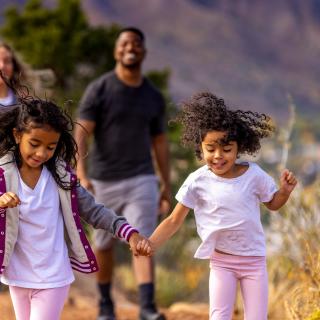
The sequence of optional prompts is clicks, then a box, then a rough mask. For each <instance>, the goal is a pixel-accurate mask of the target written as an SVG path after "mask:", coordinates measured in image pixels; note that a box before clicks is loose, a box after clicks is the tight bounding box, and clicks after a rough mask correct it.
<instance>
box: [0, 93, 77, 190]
mask: <svg viewBox="0 0 320 320" xmlns="http://www.w3.org/2000/svg"><path fill="white" fill-rule="evenodd" d="M18 100H19V103H18V104H16V105H14V106H10V107H1V108H0V123H1V125H0V157H3V156H4V155H6V154H7V153H9V152H12V153H13V155H14V158H15V161H16V163H17V166H18V168H20V167H21V165H22V158H21V154H20V151H19V146H18V145H17V144H16V142H15V139H14V136H13V129H14V128H15V129H16V130H17V132H18V133H22V134H23V133H24V132H30V130H32V129H34V128H44V127H48V126H49V127H50V128H52V129H53V130H54V131H56V132H58V133H60V138H59V141H58V144H57V147H56V149H55V152H54V155H53V156H52V158H50V159H49V160H48V161H47V162H46V163H45V165H46V167H47V168H48V170H49V171H50V173H51V174H52V176H53V178H54V180H55V181H56V183H57V184H58V185H59V186H60V187H61V188H63V189H65V190H69V189H71V187H72V185H71V184H70V183H67V182H64V181H63V180H62V177H60V175H59V174H58V169H57V167H58V163H59V162H60V161H63V162H65V163H66V164H67V165H70V166H71V167H75V166H76V154H77V151H78V149H77V144H76V142H75V140H74V138H73V136H72V131H73V127H74V123H73V121H72V118H71V117H70V115H69V114H68V113H67V112H66V111H65V110H63V109H62V108H60V107H58V106H57V105H56V104H55V103H53V102H51V101H47V100H42V99H38V98H33V97H30V96H28V97H25V98H22V97H19V98H18Z"/></svg>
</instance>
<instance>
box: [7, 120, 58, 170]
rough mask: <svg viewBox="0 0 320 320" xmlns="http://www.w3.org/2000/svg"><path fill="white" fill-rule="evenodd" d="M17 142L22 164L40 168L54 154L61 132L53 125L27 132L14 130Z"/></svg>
mask: <svg viewBox="0 0 320 320" xmlns="http://www.w3.org/2000/svg"><path fill="white" fill-rule="evenodd" d="M13 134H14V137H15V140H16V143H17V144H19V150H20V154H21V158H22V166H27V167H30V168H38V167H40V166H42V164H44V163H45V162H47V161H48V160H49V159H50V158H51V157H52V156H53V154H54V152H55V150H56V147H57V145H58V142H59V138H60V133H58V132H56V131H54V130H53V129H52V128H51V127H49V126H45V127H42V128H31V129H30V130H29V131H26V132H17V130H16V129H14V130H13Z"/></svg>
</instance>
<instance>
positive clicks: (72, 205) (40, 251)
mask: <svg viewBox="0 0 320 320" xmlns="http://www.w3.org/2000/svg"><path fill="white" fill-rule="evenodd" d="M0 123H1V126H0V274H2V276H1V282H2V283H5V284H7V285H8V286H9V289H10V295H11V298H12V302H13V306H14V310H15V314H16V319H17V320H29V319H32V320H44V319H45V320H58V319H59V318H60V314H61V310H62V308H63V305H64V301H65V299H66V297H67V294H68V290H69V287H70V284H71V282H73V280H74V276H73V272H72V269H75V270H77V271H80V272H84V273H91V272H95V271H97V270H98V266H97V262H96V259H95V256H94V254H93V251H92V249H91V247H90V245H89V242H88V240H87V239H86V236H85V233H84V230H83V228H82V225H81V220H80V218H81V219H83V220H85V221H86V222H87V223H89V224H91V225H93V227H95V228H99V229H105V230H107V231H109V232H110V233H112V234H113V235H114V236H116V237H118V238H122V239H124V240H126V241H127V242H128V243H129V244H130V247H131V249H132V251H133V253H134V254H135V255H137V254H139V252H138V251H137V250H136V244H137V243H138V241H139V240H142V239H144V238H143V237H142V236H140V235H139V233H138V231H137V230H135V229H134V228H132V227H131V226H130V225H129V224H128V223H127V221H126V220H125V218H123V217H119V216H117V215H116V214H115V213H114V212H113V211H112V210H110V209H108V208H106V207H104V206H103V205H101V204H97V203H96V202H95V201H94V198H93V196H92V195H91V194H90V193H89V192H87V191H86V190H85V189H84V188H82V187H81V186H80V184H79V183H78V181H77V178H76V176H75V175H74V174H73V171H72V170H71V169H70V166H75V164H76V158H75V157H76V152H77V146H76V143H75V141H74V139H73V137H72V129H73V123H72V120H71V118H70V117H69V116H68V115H67V114H66V113H65V112H64V111H63V110H62V109H60V108H59V107H58V106H56V105H55V104H54V103H52V102H50V101H47V100H41V99H33V98H30V99H26V98H25V99H23V98H19V104H18V105H16V106H15V107H3V108H0ZM149 250H151V249H149ZM147 251H148V250H147ZM147 251H146V252H147Z"/></svg>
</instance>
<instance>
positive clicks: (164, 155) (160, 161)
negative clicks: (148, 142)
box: [152, 133, 171, 214]
mask: <svg viewBox="0 0 320 320" xmlns="http://www.w3.org/2000/svg"><path fill="white" fill-rule="evenodd" d="M152 147H153V151H154V155H155V159H156V162H157V166H158V170H159V174H160V178H161V182H162V187H161V198H160V212H161V213H165V214H167V213H168V212H169V210H170V205H171V187H170V165H169V145H168V140H167V136H166V134H164V133H163V134H159V135H156V136H154V137H153V138H152Z"/></svg>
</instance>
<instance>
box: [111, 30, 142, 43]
mask: <svg viewBox="0 0 320 320" xmlns="http://www.w3.org/2000/svg"><path fill="white" fill-rule="evenodd" d="M124 32H133V33H135V34H136V35H138V36H139V38H140V40H141V41H142V42H144V40H145V36H144V33H143V32H142V31H141V30H140V29H138V28H136V27H125V28H123V29H121V30H120V31H119V33H118V36H117V38H119V37H120V35H121V33H124Z"/></svg>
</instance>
